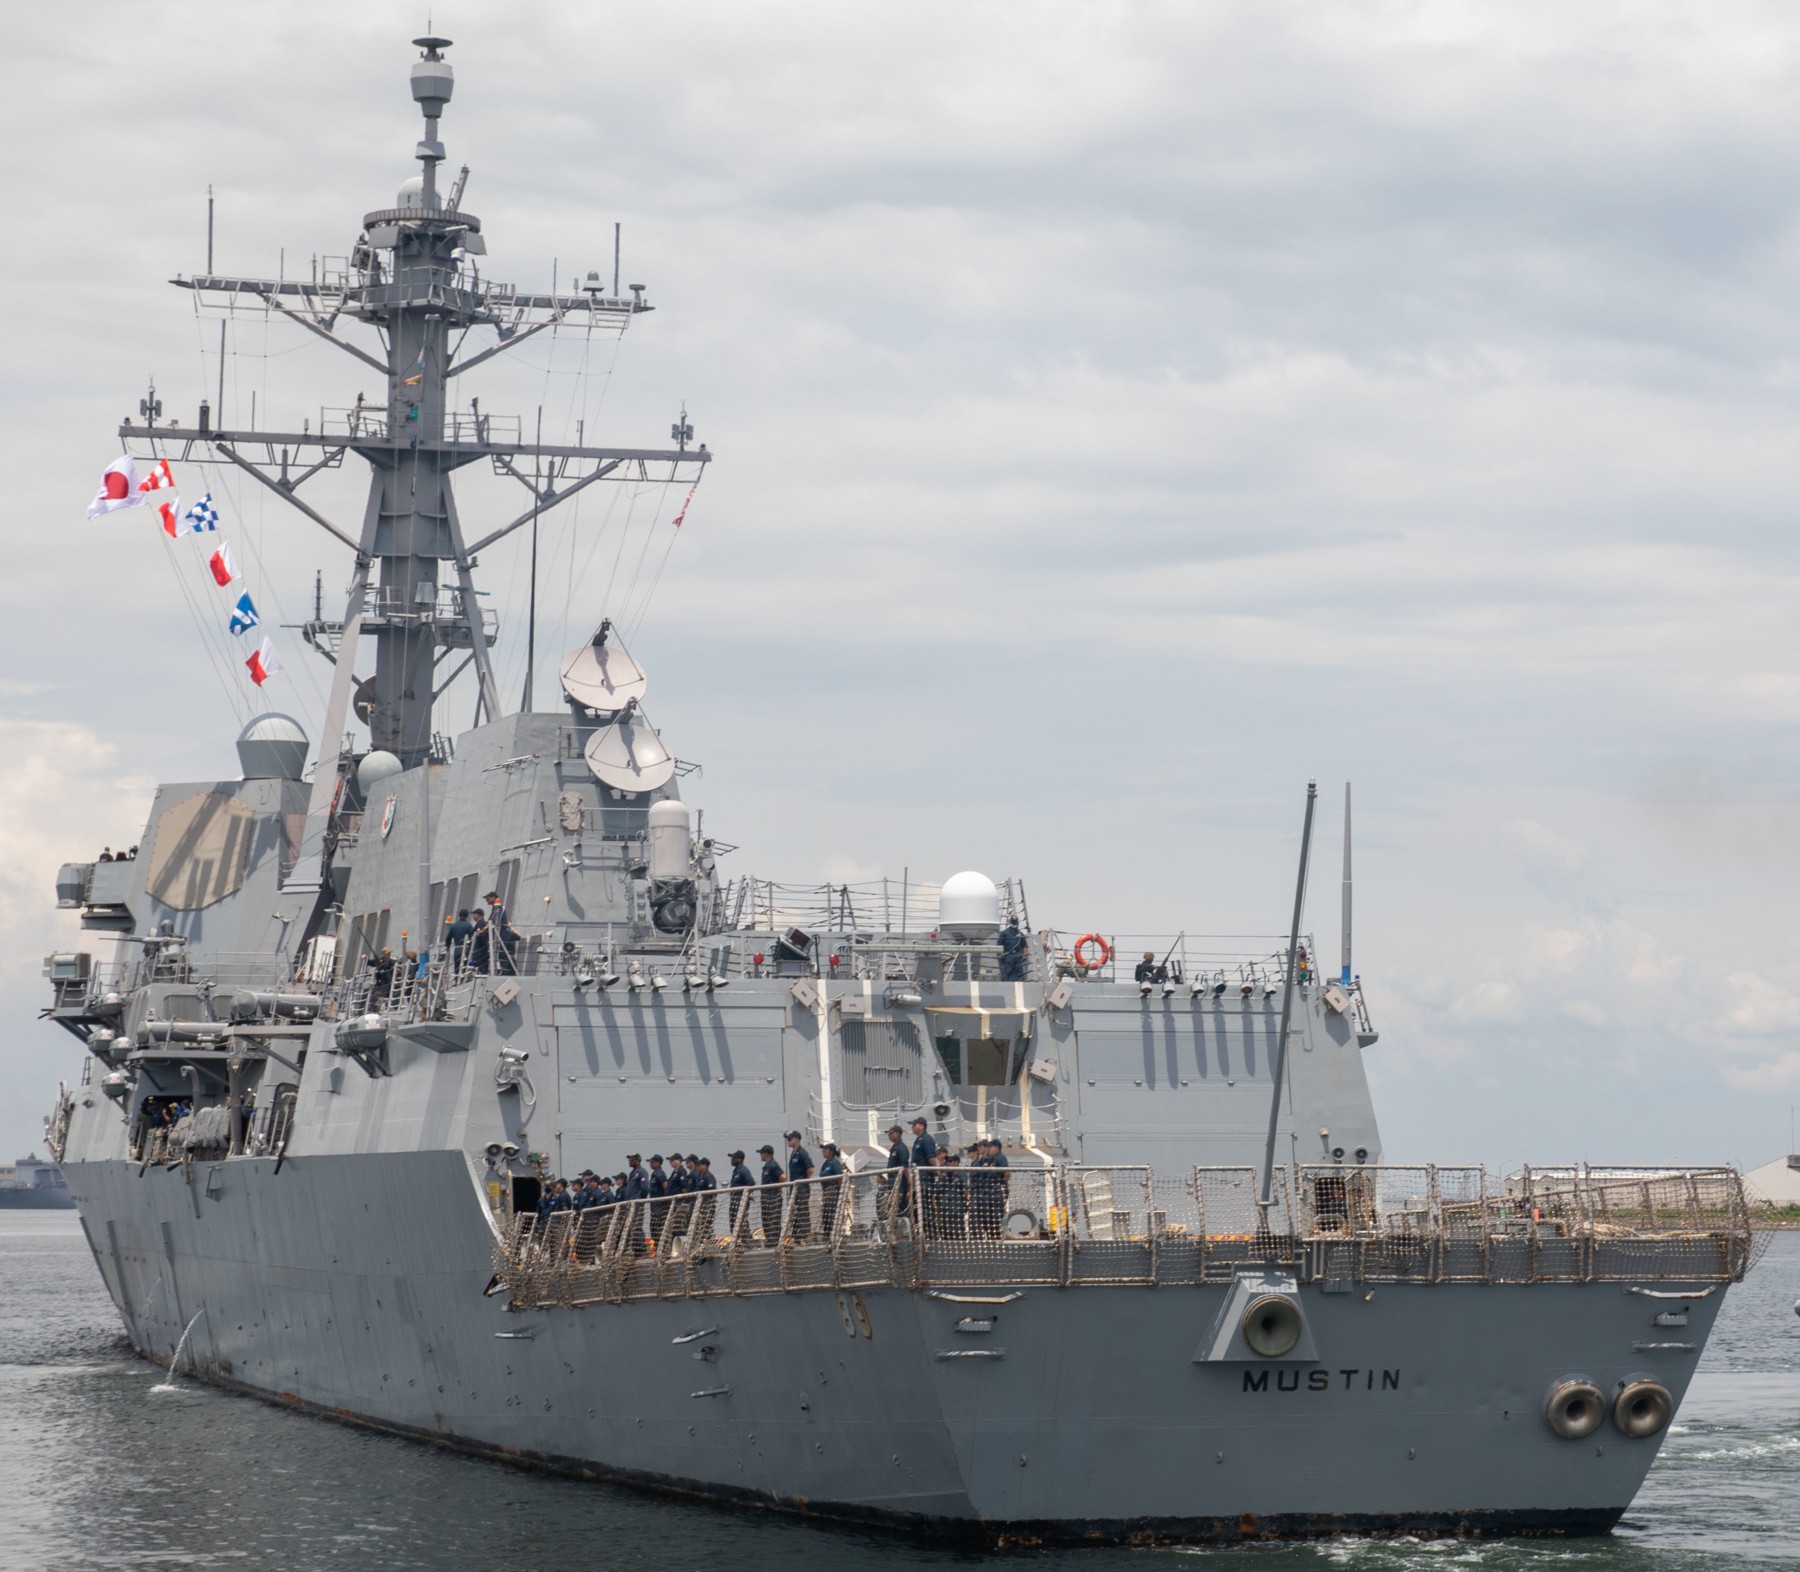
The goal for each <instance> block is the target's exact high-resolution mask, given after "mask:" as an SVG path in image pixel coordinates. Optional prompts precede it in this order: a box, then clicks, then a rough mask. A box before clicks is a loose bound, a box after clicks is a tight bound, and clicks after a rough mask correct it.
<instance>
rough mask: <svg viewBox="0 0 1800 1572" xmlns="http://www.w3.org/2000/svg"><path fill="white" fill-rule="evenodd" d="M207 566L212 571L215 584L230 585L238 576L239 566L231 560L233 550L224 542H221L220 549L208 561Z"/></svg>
mask: <svg viewBox="0 0 1800 1572" xmlns="http://www.w3.org/2000/svg"><path fill="white" fill-rule="evenodd" d="M206 565H207V566H208V567H209V568H211V569H212V576H213V582H214V583H215V584H218V585H226V584H229V583H230V582H231V581H232V580H233V579H235V578H236V577H237V576H238V570H237V564H236V563H235V562H233V561H232V560H231V548H230V547H229V546H227V545H226V544H225V543H224V542H223V541H220V542H219V549H218V550H217V551H215V552H214V553H213V554H212V555H211V556H210V557H208V558H207V559H206Z"/></svg>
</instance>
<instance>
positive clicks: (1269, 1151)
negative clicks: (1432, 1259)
mask: <svg viewBox="0 0 1800 1572" xmlns="http://www.w3.org/2000/svg"><path fill="white" fill-rule="evenodd" d="M1318 800H1319V783H1318V782H1317V781H1308V782H1307V783H1306V822H1305V824H1304V825H1303V826H1302V828H1301V831H1300V876H1299V878H1298V879H1296V880H1295V881H1294V921H1293V925H1292V926H1291V927H1290V928H1289V929H1288V949H1287V976H1286V978H1285V983H1286V986H1285V987H1284V988H1283V990H1282V994H1281V1030H1280V1032H1279V1033H1278V1034H1277V1035H1276V1038H1275V1062H1274V1064H1273V1065H1272V1066H1270V1071H1271V1073H1270V1080H1269V1139H1268V1142H1267V1144H1266V1145H1265V1146H1264V1147H1263V1171H1262V1193H1261V1195H1259V1196H1258V1197H1257V1201H1256V1204H1257V1206H1258V1208H1259V1209H1260V1210H1261V1211H1262V1212H1263V1213H1264V1214H1265V1217H1264V1220H1265V1222H1266V1221H1267V1212H1268V1209H1269V1207H1270V1206H1271V1205H1273V1204H1274V1199H1275V1195H1274V1192H1275V1137H1276V1134H1277V1133H1278V1130H1277V1127H1278V1126H1279V1124H1280V1123H1281V1088H1282V1083H1283V1082H1284V1080H1285V1079H1286V1077H1287V1039H1288V1025H1289V1023H1290V1022H1291V1021H1292V1020H1293V1018H1294V984H1295V981H1296V978H1295V967H1296V965H1297V963H1298V961H1299V956H1300V916H1301V913H1302V912H1303V911H1304V910H1305V908H1306V861H1307V857H1308V855H1309V854H1310V853H1311V851H1312V824H1313V804H1314V803H1315V802H1317V801H1318Z"/></svg>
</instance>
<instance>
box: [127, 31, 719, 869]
mask: <svg viewBox="0 0 1800 1572" xmlns="http://www.w3.org/2000/svg"><path fill="white" fill-rule="evenodd" d="M413 43H414V44H415V45H416V46H417V47H418V48H419V50H420V51H421V54H420V58H419V59H418V60H417V61H416V62H415V63H414V65H413V67H412V95H413V99H414V101H415V102H416V103H417V104H418V106H419V109H420V111H421V113H422V114H423V116H424V122H425V124H424V135H423V137H422V138H421V140H420V141H419V143H418V145H417V147H416V149H415V152H414V156H415V157H416V158H417V159H418V162H419V164H420V165H421V168H422V173H421V175H420V177H419V178H418V179H417V180H416V181H409V182H407V185H406V186H405V187H404V188H403V189H402V190H401V193H400V197H399V202H398V205H396V206H394V207H392V208H383V209H378V210H377V211H375V212H372V213H368V214H365V215H364V217H363V221H362V234H361V236H360V237H359V239H358V241H357V243H356V246H355V249H354V250H353V251H352V253H351V257H350V263H349V266H348V267H347V268H345V269H342V270H341V271H339V272H337V273H335V274H334V273H332V272H329V271H327V272H326V273H324V274H322V275H319V276H315V277H314V278H313V279H312V280H311V281H307V280H304V279H300V280H296V279H284V278H281V279H269V278H260V279H259V278H234V277H224V276H219V275H215V274H213V273H211V271H210V270H209V271H208V272H207V273H206V274H205V275H203V276H200V277H197V278H192V279H186V278H177V279H175V280H174V283H176V284H177V285H178V286H179V287H181V288H183V289H191V290H194V291H195V292H196V293H197V294H199V295H201V296H202V297H203V298H205V299H206V300H207V302H208V303H209V304H215V305H223V307H224V308H225V309H226V310H228V311H238V310H247V311H256V312H262V313H267V312H271V311H273V312H276V313H279V314H280V315H281V316H283V317H286V318H288V319H289V320H291V321H294V322H297V323H299V324H300V326H302V327H304V328H306V329H307V330H308V331H309V332H311V333H314V334H316V335H317V336H318V337H320V338H322V339H324V340H326V341H327V342H328V343H330V344H333V345H335V346H336V347H337V348H338V349H340V350H342V351H344V352H345V353H346V354H348V355H350V356H352V357H353V358H354V359H356V360H360V361H362V362H363V363H364V364H365V365H367V366H369V367H371V368H373V369H374V370H375V371H377V372H379V373H380V374H381V376H382V378H383V382H384V388H385V400H384V402H383V403H381V404H377V403H373V402H370V403H365V402H363V400H362V399H361V398H360V397H359V398H358V400H357V403H356V405H355V406H354V407H353V408H351V409H348V410H344V411H338V412H333V411H325V412H323V413H322V416H321V419H320V422H319V429H318V430H316V431H314V430H313V429H312V428H311V423H310V422H308V423H307V424H306V427H305V428H304V429H303V430H301V431H300V432H279V431H252V430H225V429H209V422H208V420H207V419H206V414H205V412H204V411H202V416H201V420H200V423H199V424H198V425H197V426H195V427H182V426H179V425H171V426H164V427H156V426H155V425H154V423H153V422H150V421H148V420H146V423H145V424H142V425H137V424H133V423H131V422H129V421H128V422H126V423H125V424H124V425H122V426H120V428H119V434H120V436H121V437H123V438H124V439H125V440H126V441H127V442H128V443H131V442H136V443H148V444H150V445H151V447H152V450H153V452H164V453H169V454H171V455H172V456H175V457H178V458H188V457H191V456H193V454H194V452H195V450H196V449H210V451H211V453H212V454H213V455H214V456H216V457H217V458H219V459H223V460H224V461H226V462H228V463H230V464H233V465H235V466H236V467H237V468H238V469H241V470H243V471H244V472H245V473H246V474H248V475H250V476H251V477H253V478H254V479H255V480H257V481H258V482H260V483H261V484H262V485H264V486H267V487H268V488H269V489H270V490H271V491H273V492H275V493H276V494H277V495H278V496H280V497H281V498H282V499H283V500H285V501H287V502H288V503H290V504H291V505H292V506H293V507H294V508H295V509H296V510H298V511H299V512H300V513H301V514H303V515H304V516H305V517H307V518H308V519H310V520H311V521H312V522H313V523H314V524H316V525H318V526H319V527H320V528H321V529H323V530H325V531H326V533H328V534H330V535H332V536H333V537H335V538H336V539H337V540H339V541H340V542H342V543H343V544H344V545H346V546H348V547H349V548H350V549H351V550H352V551H353V552H354V553H355V569H354V572H353V575H352V578H351V584H350V590H349V595H348V598H347V602H346V605H345V610H344V616H343V620H342V622H341V623H336V624H332V623H318V622H315V623H313V624H311V625H310V626H309V629H308V634H309V638H310V639H311V640H312V642H314V643H315V644H316V645H317V646H318V647H319V648H321V649H322V650H323V652H324V653H325V654H326V655H327V657H328V658H330V659H332V660H333V661H334V664H335V666H336V671H335V673H334V676H333V681H332V686H331V696H330V699H329V701H328V704H327V713H326V717H325V729H324V733H323V736H322V737H321V740H320V753H319V768H318V769H317V770H316V771H315V774H314V785H313V798H312V803H311V806H310V810H309V812H308V815H307V828H306V838H305V841H304V843H303V846H302V852H301V856H300V858H299V860H298V862H297V863H296V866H295V869H294V872H293V875H292V876H291V877H290V879H289V881H288V885H287V887H288V888H294V887H295V886H296V884H299V886H300V887H303V888H305V887H310V888H317V887H318V885H319V882H320V881H321V879H322V877H323V872H324V869H323V854H324V850H325V848H324V841H325V824H326V820H327V818H328V816H329V810H330V804H331V798H332V795H333V793H334V792H335V790H336V786H337V780H338V768H337V764H336V760H337V754H338V750H339V749H340V747H341V741H342V738H343V736H344V733H345V727H346V725H347V723H348V718H349V714H350V705H351V703H352V700H353V697H354V696H355V695H354V692H353V690H354V687H355V679H354V677H353V668H354V666H355V664H356V659H357V653H358V650H359V648H360V646H361V641H362V639H364V638H370V639H372V640H373V641H374V646H375V670H374V676H373V678H372V684H371V685H370V686H369V687H368V689H367V691H366V692H365V694H364V702H363V703H362V704H361V705H360V706H359V709H360V710H361V711H362V712H364V713H366V717H367V721H368V726H369V733H370V738H371V742H372V745H373V746H374V747H376V748H382V749H386V750H387V751H388V752H391V753H393V754H395V755H397V756H398V757H399V759H400V760H401V762H402V764H404V765H405V766H406V767H407V768H409V769H410V768H412V767H414V766H416V765H418V764H420V763H423V762H424V761H425V760H426V759H427V758H428V757H429V755H430V752H431V749H432V731H433V728H432V707H433V702H434V700H435V699H436V698H437V697H438V696H439V695H441V693H442V692H443V689H444V688H445V687H447V686H448V684H449V681H450V680H452V679H453V678H454V677H455V675H456V674H457V672H458V671H460V670H461V669H462V666H463V665H466V664H468V663H470V662H472V663H473V665H474V668H475V677H476V682H477V684H478V688H479V695H480V696H479V710H478V719H480V720H486V721H492V720H495V719H498V718H499V716H500V714H501V706H500V697H499V690H498V688H497V687H496V685H495V681H494V672H493V664H492V661H491V660H490V658H489V650H490V647H491V646H492V644H493V642H494V639H495V635H496V627H495V623H494V620H493V618H492V617H491V615H490V616H488V617H485V618H484V616H483V614H482V611H481V606H480V602H479V600H478V598H477V596H476V593H475V584H474V579H473V573H472V570H473V568H474V565H475V562H476V559H477V557H478V556H479V555H480V553H481V552H482V551H484V550H486V549H487V547H489V546H491V545H494V544H495V543H496V542H498V541H500V540H503V539H505V537H506V536H508V535H510V534H512V533H513V531H515V530H517V529H520V528H522V527H523V526H525V525H527V524H530V523H532V522H533V521H534V520H536V519H540V518H541V517H542V516H543V515H544V514H545V513H547V512H548V511H549V510H550V509H552V508H554V507H556V506H557V505H558V504H560V503H562V502H565V501H567V500H568V499H569V498H570V497H572V496H574V495H575V494H576V493H577V492H579V491H581V490H582V489H583V488H585V487H587V486H589V485H591V484H593V483H594V482H595V481H597V480H602V479H605V478H607V477H609V476H612V477H616V478H618V479H621V480H634V481H648V480H652V479H655V480H666V481H669V482H675V483H687V484H691V483H692V482H693V481H694V480H697V479H698V477H699V475H700V473H701V466H703V465H705V464H706V463H707V462H708V461H709V459H710V457H711V455H710V454H709V453H708V452H707V450H706V448H705V446H704V445H702V446H700V447H698V448H689V447H687V446H686V445H685V444H684V445H683V446H682V447H681V448H679V449H673V450H670V449H636V448H601V447H587V446H581V445H575V446H569V445H559V444H545V443H543V442H542V441H537V442H530V443H527V442H524V441H523V440H521V439H522V436H523V433H522V432H521V431H519V430H518V429H517V426H516V424H515V425H514V426H513V427H511V428H509V429H507V430H502V431H501V432H500V433H499V435H500V436H501V437H505V436H507V435H510V436H511V437H512V438H513V440H510V441H508V440H494V437H495V435H496V433H495V430H494V427H495V425H496V422H495V421H494V420H492V419H491V418H490V417H488V416H485V415H483V414H480V413H478V412H477V411H476V410H475V408H474V406H473V403H471V406H470V408H469V409H468V410H467V411H462V410H457V411H454V412H453V411H452V410H451V407H450V402H449V396H448V392H449V387H450V380H451V378H453V377H457V376H460V375H462V374H463V373H464V372H466V371H469V370H472V369H473V368H474V367H476V366H478V365H480V364H481V363H482V362H484V361H487V360H490V359H492V358H493V357H494V356H496V355H499V354H501V353H503V352H504V351H506V350H509V349H514V348H517V347H518V346H519V345H520V344H522V343H524V342H525V341H526V340H527V339H529V338H531V337H533V336H534V335H535V334H538V333H541V332H543V331H544V329H546V328H551V327H556V326H558V325H560V324H562V323H564V322H574V323H578V324H582V325H585V326H586V327H587V328H589V329H590V330H591V329H592V328H594V327H596V326H600V325H611V326H614V327H617V328H618V329H620V330H623V328H624V326H625V325H626V323H627V322H628V321H629V320H630V319H631V318H632V317H633V316H635V315H637V314H638V313H640V312H644V311H649V310H651V309H653V308H652V307H651V306H649V305H648V304H647V303H646V302H645V300H644V298H643V295H644V291H643V286H642V285H637V284H634V285H632V286H631V298H630V299H624V298H621V297H620V296H619V294H618V290H617V285H616V284H615V285H614V288H613V292H612V293H611V294H610V295H609V294H606V293H604V285H603V283H602V281H601V279H600V275H599V274H598V273H597V272H591V273H589V274H588V275H587V279H586V280H585V282H584V284H583V285H582V287H580V288H579V289H577V290H575V291H573V292H570V293H567V294H565V293H560V292H552V293H549V294H533V293H527V292H522V291H520V290H518V289H516V288H515V287H513V286H511V285H506V284H494V283H490V282H488V281H486V280H484V279H482V278H481V277H480V275H479V272H478V270H477V267H476V265H475V264H474V262H473V261H472V260H471V259H472V258H474V257H479V256H484V255H485V254H486V252H487V245H486V241H485V240H484V239H483V237H482V232H481V220H480V219H479V218H477V217H475V216H474V215H473V214H472V213H468V212H465V211H463V210H462V209H461V198H462V189H463V179H462V178H459V179H458V180H457V182H456V184H455V186H454V188H453V189H452V191H451V192H450V194H449V196H448V199H447V200H446V199H444V198H441V197H440V195H439V192H438V178H437V177H438V165H439V164H441V163H443V162H444V159H445V152H444V145H443V143H442V142H441V141H440V140H439V136H438V123H439V121H440V119H441V118H442V115H443V112H444V108H445V106H446V105H447V104H448V103H449V101H450V96H451V92H452V90H453V88H454V85H455V83H454V75H453V72H452V70H451V66H450V62H449V61H448V60H446V59H445V58H444V51H445V50H446V49H448V48H449V47H450V40H449V39H447V38H437V37H426V38H416V39H414V40H413ZM465 175H466V171H465ZM346 323H362V324H364V325H365V326H367V327H370V328H373V329H374V331H375V334H376V335H377V337H378V338H379V340H380V346H379V347H380V349H381V350H382V351H383V353H380V354H373V353H370V352H369V351H368V350H367V349H365V348H363V347H362V346H361V345H360V344H357V343H354V342H352V341H351V340H350V339H349V338H348V337H346V336H344V334H343V333H342V331H341V326H342V325H343V324H346ZM476 328H492V329H493V330H494V332H495V335H496V342H494V343H492V344H490V345H488V346H487V347H485V348H479V349H477V348H470V349H467V350H465V349H463V346H464V345H465V344H470V343H471V342H472V341H471V339H470V338H469V337H467V336H466V335H468V334H469V333H470V330H472V329H476ZM220 415H221V418H222V416H223V411H222V410H221V411H220ZM346 453H354V454H355V455H356V456H357V457H359V458H361V459H363V460H365V461H366V462H367V463H368V465H369V467H370V470H371V476H370V482H369V495H368V502H367V505H366V507H365V509H364V513H363V520H362V526H361V528H360V529H359V530H356V531H354V532H353V531H351V530H348V529H345V528H342V527H341V526H339V525H338V524H336V523H334V522H333V521H332V520H330V519H328V518H326V517H325V516H324V515H323V514H322V513H320V512H319V511H318V510H317V509H316V508H314V507H313V506H311V505H310V503H308V502H306V501H304V500H302V499H301V497H300V495H299V492H300V489H301V487H302V486H304V485H305V483H306V482H307V481H308V480H310V479H312V477H313V476H315V475H317V474H318V473H320V471H322V470H325V469H331V468H335V467H337V465H338V464H339V463H341V462H342V460H343V457H344V455H345V454H346ZM479 460H485V461H487V462H488V463H490V464H492V466H493V468H494V470H495V472H496V473H498V474H503V475H507V476H510V477H511V478H512V479H514V480H516V481H518V482H519V484H520V485H522V486H523V487H524V488H525V489H526V490H527V491H528V492H530V493H531V505H530V506H529V507H527V508H526V509H525V510H524V511H523V512H521V513H520V514H519V515H518V516H517V517H516V518H513V519H511V520H510V521H508V522H506V523H503V524H501V525H499V526H498V527H496V528H493V529H490V530H487V531H485V532H484V533H482V534H481V535H480V536H479V538H477V539H475V540H470V539H469V538H468V537H467V534H466V533H465V531H464V529H463V527H462V522H461V520H460V518H459V517H458V514H457V509H456V499H455V495H454V492H453V489H452V485H451V477H452V475H453V474H454V473H455V471H457V470H459V469H461V468H462V467H463V466H464V465H467V464H472V463H475V462H477V461H479ZM521 461H524V462H523V463H521ZM664 465H667V466H668V467H667V469H664V468H663V466H664ZM652 466H654V470H653V468H652ZM371 580H373V582H371ZM456 657H460V661H459V664H458V665H457V666H456V667H455V668H454V669H453V670H452V671H451V672H450V675H449V677H447V678H445V679H443V681H442V682H440V681H439V677H438V670H439V667H440V665H442V664H443V663H444V662H445V661H446V660H447V659H452V658H456Z"/></svg>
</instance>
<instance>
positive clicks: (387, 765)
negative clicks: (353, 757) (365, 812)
mask: <svg viewBox="0 0 1800 1572" xmlns="http://www.w3.org/2000/svg"><path fill="white" fill-rule="evenodd" d="M405 768H406V766H405V765H404V764H402V763H401V762H400V760H399V759H398V758H396V757H395V756H394V755H393V754H391V753H389V752H388V751H387V749H386V748H377V749H376V750H375V751H374V752H373V753H365V754H364V755H363V756H362V763H360V764H359V765H357V766H356V784H357V785H358V786H360V787H362V789H363V796H364V797H367V796H368V795H369V793H370V792H372V791H374V789H375V788H376V787H377V786H379V785H380V784H381V783H382V782H383V781H385V780H392V779H393V778H394V776H396V775H398V774H399V773H400V772H401V771H402V770H403V769H405Z"/></svg>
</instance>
